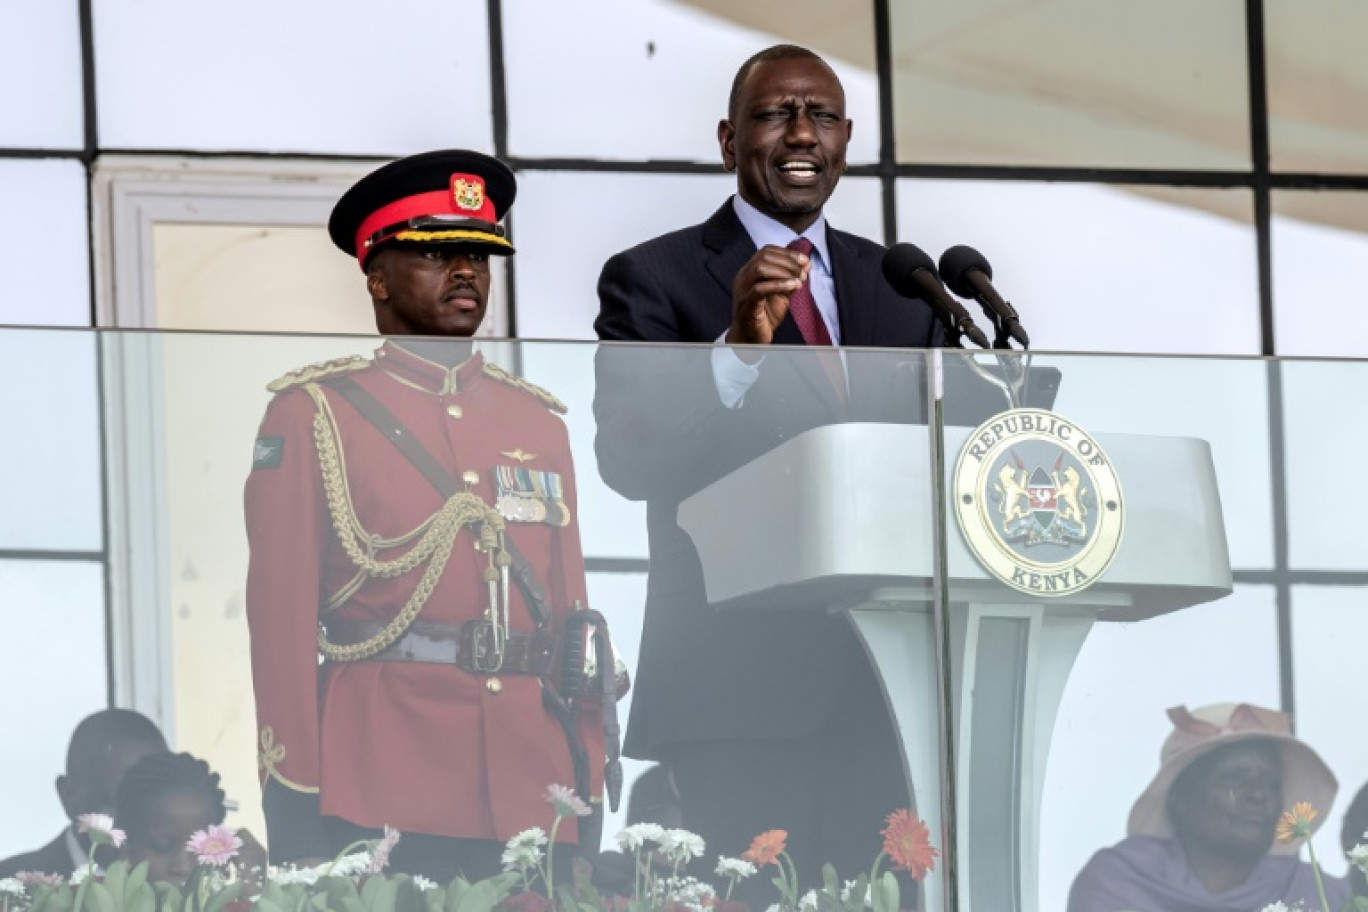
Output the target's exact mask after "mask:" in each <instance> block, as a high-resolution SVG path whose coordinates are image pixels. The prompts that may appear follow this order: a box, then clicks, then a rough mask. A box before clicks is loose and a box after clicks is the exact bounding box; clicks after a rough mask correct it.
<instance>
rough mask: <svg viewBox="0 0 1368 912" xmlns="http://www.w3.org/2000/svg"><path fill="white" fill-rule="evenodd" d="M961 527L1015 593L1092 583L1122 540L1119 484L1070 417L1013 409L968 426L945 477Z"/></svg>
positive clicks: (1055, 592)
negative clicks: (956, 458)
mask: <svg viewBox="0 0 1368 912" xmlns="http://www.w3.org/2000/svg"><path fill="white" fill-rule="evenodd" d="M953 496H954V498H955V512H956V514H957V516H958V519H959V524H960V531H961V532H962V533H963V534H964V539H965V541H966V542H967V543H968V545H969V548H970V550H972V551H973V552H974V555H975V556H976V557H977V558H978V560H979V563H981V564H982V565H983V567H984V568H985V569H986V570H988V572H990V573H992V574H993V575H994V576H996V577H997V578H998V579H1000V580H1002V582H1004V583H1006V584H1007V585H1008V586H1011V587H1012V588H1013V589H1017V590H1019V591H1021V592H1026V593H1030V594H1032V595H1041V596H1064V595H1070V594H1072V593H1075V592H1081V591H1082V590H1084V589H1086V588H1087V587H1089V586H1091V585H1092V584H1093V583H1095V582H1097V580H1098V578H1099V577H1101V575H1102V573H1103V571H1104V570H1106V568H1107V566H1108V565H1109V564H1110V563H1111V561H1112V558H1113V557H1115V555H1116V551H1117V548H1118V547H1119V546H1120V544H1121V530H1122V526H1123V522H1124V517H1125V510H1124V504H1123V502H1122V499H1121V483H1120V480H1119V479H1118V478H1117V475H1116V471H1115V469H1114V468H1113V467H1112V464H1111V461H1110V460H1109V459H1108V458H1107V456H1106V454H1105V453H1104V452H1103V451H1102V447H1101V446H1100V445H1099V444H1098V443H1097V441H1096V440H1095V439H1093V438H1092V437H1091V436H1089V435H1088V434H1087V433H1086V432H1085V431H1083V430H1082V429H1081V428H1079V427H1078V426H1077V425H1076V424H1073V423H1072V422H1070V421H1067V420H1066V419H1064V418H1061V417H1060V416H1059V415H1056V414H1054V413H1052V412H1047V411H1043V410H1041V409H1015V410H1013V411H1010V412H1004V413H1002V414H1001V415H997V416H995V417H994V418H991V419H989V420H988V421H987V422H985V423H984V424H983V425H981V426H980V427H979V428H977V429H976V430H975V431H974V433H973V435H972V436H971V437H970V438H969V441H968V442H967V443H966V444H965V446H964V449H963V450H962V451H961V452H960V455H959V461H958V462H957V464H956V466H955V476H954V495H953Z"/></svg>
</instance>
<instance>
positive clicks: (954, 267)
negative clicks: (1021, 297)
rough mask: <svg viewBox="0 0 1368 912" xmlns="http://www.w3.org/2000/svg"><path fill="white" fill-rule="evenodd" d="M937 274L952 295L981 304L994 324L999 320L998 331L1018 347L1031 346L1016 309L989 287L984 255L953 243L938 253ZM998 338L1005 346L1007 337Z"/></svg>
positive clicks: (994, 289)
mask: <svg viewBox="0 0 1368 912" xmlns="http://www.w3.org/2000/svg"><path fill="white" fill-rule="evenodd" d="M940 274H941V276H942V277H943V278H944V279H945V284H946V285H947V286H949V288H950V290H951V291H953V292H954V293H955V294H957V295H959V296H960V297H961V298H971V299H974V300H977V301H978V302H979V304H981V305H983V312H984V313H986V314H987V315H988V318H989V319H990V320H992V321H993V323H994V325H998V324H999V323H1000V324H1001V326H1002V330H1003V331H1004V332H1006V334H1007V335H1009V336H1011V337H1012V338H1013V339H1016V340H1017V342H1019V343H1021V347H1022V348H1030V347H1031V337H1030V336H1028V335H1026V330H1025V329H1023V328H1022V327H1021V320H1020V319H1018V317H1017V312H1016V308H1015V307H1013V306H1012V305H1011V304H1010V303H1009V302H1007V301H1004V300H1003V298H1002V295H1000V294H998V292H997V289H996V288H994V287H993V283H992V281H991V280H992V278H993V267H992V266H990V265H988V258H987V257H985V256H984V255H983V254H981V253H979V252H978V251H977V250H975V249H974V248H973V247H966V246H964V245H963V244H959V245H956V246H954V247H951V248H950V249H949V250H947V251H945V253H942V254H941V258H940ZM1001 341H1002V342H1003V343H1004V345H1005V344H1006V341H1007V340H1006V339H1002V340H1001Z"/></svg>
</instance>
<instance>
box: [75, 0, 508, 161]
mask: <svg viewBox="0 0 1368 912" xmlns="http://www.w3.org/2000/svg"><path fill="white" fill-rule="evenodd" d="M94 24H95V45H96V47H95V50H96V54H95V60H96V67H97V76H98V96H99V99H100V107H99V115H100V141H101V143H102V144H104V145H105V146H106V147H110V148H123V149H167V148H170V149H232V150H235V149H243V150H252V149H263V150H270V151H301V152H326V153H337V154H375V155H391V154H402V153H408V152H420V151H425V150H427V149H437V148H444V147H448V146H468V147H472V148H476V149H488V148H490V146H491V145H492V144H493V140H492V135H493V134H492V126H491V115H490V110H491V109H490V97H489V39H488V35H487V30H486V19H485V4H483V3H448V2H444V0H402V2H397V3H391V4H388V5H386V7H385V9H384V14H383V15H377V10H376V7H375V6H374V5H373V4H367V3H361V2H358V0H344V2H340V3H339V2H329V0H305V2H299V3H286V4H280V3H271V2H269V0H244V2H241V3H235V4H233V5H231V6H201V5H193V4H186V3H179V2H176V0H149V2H144V3H97V4H95V5H94ZM149 48H155V49H156V50H155V53H152V52H150V51H149ZM253 99H254V100H253ZM234 111H237V112H243V114H244V115H245V116H224V112H234Z"/></svg>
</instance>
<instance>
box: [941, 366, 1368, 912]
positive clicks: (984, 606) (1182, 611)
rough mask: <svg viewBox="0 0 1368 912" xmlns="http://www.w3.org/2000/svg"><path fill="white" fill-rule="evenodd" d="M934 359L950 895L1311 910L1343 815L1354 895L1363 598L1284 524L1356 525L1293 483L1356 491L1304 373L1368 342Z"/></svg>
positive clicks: (973, 904) (1340, 551)
mask: <svg viewBox="0 0 1368 912" xmlns="http://www.w3.org/2000/svg"><path fill="white" fill-rule="evenodd" d="M944 357H945V370H944V384H945V398H944V404H943V406H942V407H941V409H940V412H941V415H942V417H943V420H944V424H943V433H944V441H945V464H944V469H945V477H946V490H945V503H946V514H947V520H946V533H945V541H946V551H945V560H946V566H947V574H946V579H945V599H944V610H945V618H946V625H945V629H944V632H943V638H944V642H945V643H946V645H947V656H948V660H949V669H950V672H949V674H948V680H947V686H948V688H949V692H950V694H951V698H950V707H949V709H950V715H951V718H952V731H953V734H952V737H951V744H952V746H953V747H954V749H955V751H956V758H955V761H954V765H953V767H952V773H953V779H954V794H955V808H956V809H955V816H954V821H955V824H956V828H957V832H956V833H955V840H954V843H953V844H954V846H955V848H956V849H957V851H958V855H957V859H956V862H957V870H958V872H959V881H958V896H959V908H960V909H961V910H965V909H984V908H992V909H995V910H1002V909H1013V910H1036V909H1068V910H1069V912H1105V910H1110V912H1120V910H1133V909H1167V908H1202V907H1204V906H1203V905H1202V903H1204V902H1215V901H1216V900H1215V899H1212V897H1213V896H1215V897H1218V898H1219V897H1224V899H1223V900H1222V901H1224V902H1226V903H1227V904H1228V905H1229V906H1230V907H1231V908H1236V907H1238V908H1246V907H1247V908H1251V909H1262V908H1264V907H1265V906H1267V905H1269V904H1272V903H1274V902H1278V901H1281V902H1284V903H1286V904H1287V905H1288V906H1289V907H1290V906H1294V904H1296V903H1302V904H1304V905H1305V907H1306V908H1321V894H1320V890H1319V888H1318V887H1317V882H1316V872H1315V871H1314V870H1313V869H1312V867H1311V865H1310V864H1309V860H1310V855H1309V853H1308V851H1307V850H1306V849H1304V848H1303V847H1302V844H1303V842H1304V839H1303V838H1302V836H1304V835H1305V834H1306V832H1309V831H1312V830H1315V829H1317V828H1319V827H1320V824H1321V823H1323V822H1325V821H1327V820H1329V821H1330V823H1331V825H1330V826H1327V827H1325V828H1324V829H1323V830H1321V831H1320V833H1321V835H1320V837H1319V838H1318V841H1317V843H1316V846H1317V848H1318V852H1317V858H1318V859H1319V863H1320V864H1321V873H1322V874H1323V875H1324V876H1323V877H1322V883H1323V886H1324V890H1325V897H1326V901H1327V902H1328V903H1329V908H1330V909H1332V910H1334V909H1338V908H1339V907H1340V904H1341V903H1343V902H1344V901H1345V900H1346V898H1347V897H1348V895H1349V889H1350V888H1349V885H1348V884H1347V883H1346V882H1343V881H1341V880H1340V879H1339V878H1340V875H1343V874H1344V873H1345V863H1344V861H1343V858H1342V856H1341V854H1340V850H1339V848H1338V843H1337V841H1336V840H1337V839H1338V838H1339V836H1338V834H1339V829H1338V823H1339V821H1340V818H1341V814H1342V811H1343V808H1344V806H1345V803H1346V802H1347V800H1348V798H1349V797H1350V795H1346V794H1344V792H1343V791H1341V793H1340V796H1339V799H1338V801H1336V792H1335V785H1334V783H1335V776H1336V775H1338V776H1339V777H1340V782H1341V787H1342V788H1345V787H1350V786H1348V785H1347V784H1348V783H1353V786H1352V787H1354V788H1356V787H1357V784H1358V783H1359V782H1361V781H1362V780H1363V779H1364V778H1365V773H1368V771H1365V770H1362V769H1356V768H1353V760H1354V758H1355V757H1356V756H1357V752H1356V751H1354V750H1353V749H1345V748H1341V749H1340V750H1339V751H1338V755H1339V757H1341V758H1342V759H1341V760H1340V761H1339V762H1338V763H1337V764H1336V765H1334V766H1332V765H1331V764H1332V763H1334V762H1335V761H1336V757H1335V756H1332V752H1331V751H1330V750H1329V749H1328V748H1329V747H1330V746H1331V744H1332V742H1333V741H1334V738H1335V736H1334V735H1333V734H1332V733H1331V726H1330V725H1329V724H1328V723H1329V720H1328V719H1327V718H1326V711H1327V710H1328V709H1329V707H1330V706H1337V707H1339V709H1337V710H1335V712H1336V713H1338V712H1339V711H1341V710H1343V711H1346V712H1348V711H1350V708H1349V707H1348V706H1346V700H1348V701H1349V702H1350V703H1352V699H1353V698H1352V696H1348V695H1335V686H1336V685H1338V686H1339V687H1341V688H1347V689H1348V690H1350V691H1351V692H1352V687H1350V686H1349V679H1348V678H1346V677H1345V674H1344V669H1345V668H1346V666H1345V665H1344V664H1343V661H1341V662H1339V663H1335V662H1334V658H1335V657H1336V656H1339V657H1340V658H1341V659H1342V658H1343V644H1347V643H1352V642H1354V640H1353V637H1352V633H1350V635H1349V636H1347V637H1346V636H1345V635H1344V633H1345V628H1346V627H1347V628H1348V629H1349V630H1350V631H1352V629H1353V621H1352V614H1351V613H1346V609H1345V607H1344V604H1343V603H1341V604H1340V605H1339V606H1338V607H1332V606H1331V605H1330V603H1328V602H1327V600H1326V598H1325V597H1324V596H1323V595H1322V594H1321V593H1316V594H1314V595H1313V594H1312V593H1309V592H1307V591H1306V589H1307V588H1308V587H1306V586H1297V587H1293V586H1292V585H1291V583H1292V582H1294V581H1301V582H1307V581H1311V580H1323V581H1324V582H1327V583H1329V582H1331V580H1329V579H1328V578H1325V574H1324V572H1323V571H1313V570H1312V569H1311V567H1310V565H1306V566H1305V567H1303V566H1301V565H1300V563H1299V562H1302V561H1305V560H1306V557H1305V556H1303V552H1300V551H1298V549H1297V548H1296V547H1293V548H1292V549H1290V552H1289V548H1288V544H1287V543H1288V542H1289V541H1293V542H1295V541H1298V540H1299V539H1300V540H1304V541H1307V542H1323V543H1338V544H1339V545H1341V547H1339V548H1332V547H1330V546H1329V545H1327V546H1325V547H1324V548H1322V551H1330V552H1331V553H1335V554H1336V555H1338V557H1337V558H1336V560H1334V561H1333V562H1331V564H1330V565H1331V566H1336V567H1340V566H1344V564H1345V557H1346V556H1347V554H1348V550H1346V549H1350V546H1348V545H1344V543H1345V542H1352V541H1356V540H1358V539H1359V538H1361V536H1359V535H1357V534H1356V533H1355V532H1354V531H1353V527H1352V526H1351V525H1350V519H1349V516H1350V512H1349V510H1345V512H1343V513H1336V511H1335V510H1334V509H1333V508H1327V507H1325V506H1323V505H1322V506H1320V507H1317V508H1315V509H1314V510H1312V509H1310V508H1309V506H1304V505H1303V502H1306V501H1309V500H1310V498H1309V497H1307V496H1306V494H1305V493H1304V492H1305V491H1306V490H1307V488H1308V487H1309V486H1312V483H1311V482H1310V481H1309V479H1312V478H1315V479H1319V486H1318V489H1320V490H1332V489H1333V490H1342V489H1341V488H1338V487H1336V486H1335V483H1334V482H1333V479H1334V478H1336V477H1342V474H1341V473H1337V472H1334V471H1330V472H1326V471H1325V467H1327V466H1335V465H1338V464H1340V463H1339V462H1338V461H1336V460H1335V458H1334V457H1333V455H1327V456H1326V458H1325V459H1322V460H1320V461H1319V462H1317V461H1315V460H1312V459H1310V458H1308V457H1309V455H1310V452H1311V450H1312V448H1313V447H1312V445H1311V444H1310V442H1309V441H1310V438H1309V437H1308V434H1307V428H1308V427H1309V426H1315V425H1317V424H1319V423H1320V422H1325V423H1326V424H1327V425H1329V426H1337V425H1338V424H1339V423H1340V422H1342V418H1336V417H1335V416H1333V415H1331V414H1330V413H1329V409H1330V408H1332V406H1328V405H1326V404H1325V403H1329V402H1333V401H1335V397H1334V392H1333V389H1331V388H1330V387H1322V388H1321V389H1320V390H1319V392H1316V391H1315V384H1316V383H1317V381H1321V382H1325V381H1328V380H1330V379H1331V378H1332V377H1338V378H1339V380H1340V381H1341V382H1343V381H1344V380H1346V379H1347V377H1348V376H1357V375H1361V376H1358V381H1359V382H1362V381H1365V380H1368V365H1364V364H1358V363H1348V362H1342V363H1340V364H1337V365H1336V369H1335V370H1329V369H1327V366H1326V365H1325V364H1316V363H1300V362H1293V363H1284V364H1277V363H1273V362H1267V361H1260V360H1253V359H1246V360H1218V359H1181V358H1179V359H1175V358H1128V357H1119V356H1113V357H1101V356H1098V357H1087V356H1063V355H1037V356H1034V358H1033V359H1029V364H1028V359H1025V358H1023V357H1022V356H1021V355H1020V353H1016V354H1013V355H1004V356H1002V357H996V358H995V357H990V356H988V355H986V354H984V353H979V354H978V355H969V354H965V353H963V352H947V353H945V356H944ZM1331 386H1333V384H1331ZM1294 391H1295V395H1294V394H1293V392H1294ZM994 393H996V399H994V396H993V394H994ZM1275 394H1276V395H1275ZM1294 398H1295V400H1296V406H1295V407H1291V403H1292V401H1293V399H1294ZM1292 428H1300V429H1301V431H1300V433H1299V434H1298V435H1297V437H1296V438H1294V437H1293V436H1292V435H1291V429H1292ZM1347 433H1348V434H1349V436H1348V437H1345V439H1352V432H1347ZM1313 436H1314V435H1313ZM1343 436H1344V435H1341V434H1331V435H1329V437H1322V440H1323V442H1324V443H1325V444H1326V447H1325V449H1324V452H1325V453H1326V454H1333V453H1334V452H1336V450H1335V447H1334V446H1333V445H1331V440H1332V439H1337V438H1339V437H1343ZM1303 438H1306V440H1307V442H1306V443H1303V442H1301V441H1302V439H1303ZM1317 466H1319V468H1317ZM1293 492H1298V493H1296V495H1295V496H1291V495H1292V494H1293ZM1348 500H1350V499H1349V498H1345V497H1344V496H1343V494H1338V495H1330V496H1329V497H1328V498H1327V502H1329V503H1335V502H1338V503H1341V504H1343V505H1345V506H1346V507H1347V506H1348ZM1304 517H1305V518H1315V519H1316V520H1317V522H1316V523H1313V524H1311V525H1310V526H1307V525H1306V524H1305V523H1302V522H1301V521H1300V520H1301V519H1302V518H1304ZM1289 553H1290V555H1291V557H1290V560H1291V564H1290V565H1289ZM1324 565H1325V564H1322V565H1321V566H1324ZM1357 566H1358V569H1359V570H1362V569H1364V564H1363V561H1359V563H1358V565H1357ZM1308 574H1310V575H1309V577H1308ZM1365 581H1366V579H1365V577H1364V575H1363V574H1362V573H1361V572H1360V573H1358V574H1357V575H1355V574H1353V573H1340V574H1339V575H1338V576H1336V578H1335V580H1334V581H1333V582H1334V583H1335V584H1337V585H1339V586H1358V587H1361V586H1363V585H1364V584H1365ZM1351 601H1352V600H1351ZM1308 612H1309V613H1308ZM1340 622H1343V623H1340ZM1335 628H1338V629H1339V631H1340V633H1339V636H1340V640H1339V641H1338V642H1339V645H1338V646H1336V644H1335V643H1334V642H1332V640H1331V639H1328V638H1330V637H1333V636H1334V634H1333V633H1332V632H1331V631H1332V629H1335ZM1321 654H1323V655H1324V659H1325V660H1324V661H1322V660H1320V659H1316V658H1313V657H1314V656H1316V655H1321ZM1303 682H1304V683H1303ZM1303 711H1304V715H1303ZM1337 717H1338V716H1337ZM1303 719H1305V720H1308V721H1310V720H1315V722H1314V723H1312V724H1306V725H1303V724H1298V723H1299V722H1300V721H1302V720H1303ZM1317 731H1319V732H1320V735H1319V737H1320V739H1321V740H1322V741H1324V743H1325V744H1326V746H1327V750H1326V751H1325V752H1324V754H1323V755H1322V754H1321V753H1318V752H1317V742H1316V737H1317V736H1316V732H1317ZM1347 737H1348V738H1349V739H1351V738H1352V736H1347ZM1299 738H1300V739H1301V740H1298V739H1299ZM1340 740H1341V741H1342V742H1343V743H1344V744H1348V743H1350V740H1346V738H1344V737H1342V738H1341V739H1340ZM1332 770H1333V773H1332ZM1351 794H1352V793H1351ZM1303 802H1304V803H1306V804H1307V805H1309V806H1311V807H1313V808H1314V815H1315V816H1314V819H1311V817H1310V812H1309V811H1306V810H1305V809H1304V808H1301V807H1298V811H1297V814H1298V816H1297V818H1296V819H1290V818H1289V820H1288V822H1287V826H1286V827H1285V828H1284V829H1285V830H1287V831H1288V832H1289V833H1290V838H1288V839H1282V838H1280V837H1279V836H1278V832H1279V823H1280V819H1281V818H1282V815H1283V814H1284V813H1285V812H1291V811H1292V809H1293V807H1294V805H1298V806H1299V805H1300V803H1303ZM1289 828H1290V829H1289ZM1366 828H1368V824H1365V825H1363V826H1360V827H1359V829H1360V830H1362V829H1366ZM1298 833H1301V834H1302V836H1298V835H1297V834H1298ZM1360 841H1362V840H1360ZM1322 843H1324V845H1322ZM1213 858H1221V859H1224V860H1223V861H1222V862H1219V863H1217V862H1213ZM1232 859H1233V860H1234V861H1232ZM1216 868H1221V869H1222V871H1223V873H1222V874H1221V875H1217V874H1215V873H1214V870H1215V869H1216ZM1226 894H1229V895H1228V896H1227V895H1226Z"/></svg>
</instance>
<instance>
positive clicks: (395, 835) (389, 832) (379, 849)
mask: <svg viewBox="0 0 1368 912" xmlns="http://www.w3.org/2000/svg"><path fill="white" fill-rule="evenodd" d="M398 841H399V831H398V830H396V829H395V828H394V827H392V826H387V827H385V837H384V838H383V839H381V840H380V841H379V842H378V843H376V844H375V851H373V852H371V860H370V865H368V866H367V868H366V873H367V874H379V873H380V872H381V871H383V870H385V865H387V864H389V857H390V852H393V851H394V846H395V843H397V842H398Z"/></svg>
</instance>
